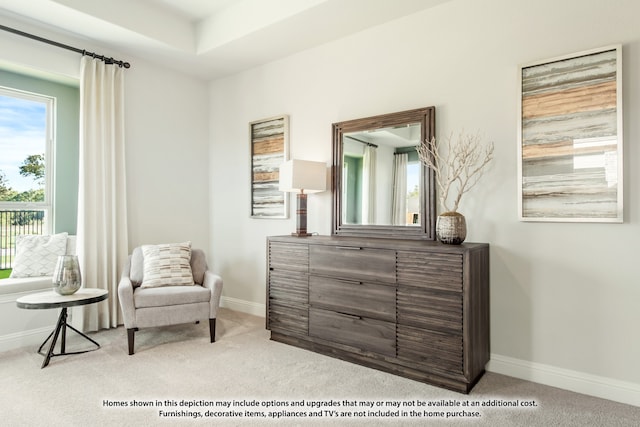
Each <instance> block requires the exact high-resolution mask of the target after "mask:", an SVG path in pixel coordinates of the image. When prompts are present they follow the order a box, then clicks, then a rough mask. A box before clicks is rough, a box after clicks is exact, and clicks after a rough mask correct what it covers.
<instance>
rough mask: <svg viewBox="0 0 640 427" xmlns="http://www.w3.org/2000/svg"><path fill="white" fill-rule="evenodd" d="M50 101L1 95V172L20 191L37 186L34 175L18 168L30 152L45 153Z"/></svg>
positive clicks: (12, 186) (9, 183) (11, 185)
mask: <svg viewBox="0 0 640 427" xmlns="http://www.w3.org/2000/svg"><path fill="white" fill-rule="evenodd" d="M45 147H46V104H45V103H43V102H36V101H31V100H27V99H22V98H14V97H10V96H3V95H0V171H2V172H3V173H4V175H5V177H6V180H7V181H8V185H9V187H11V188H12V189H14V190H16V191H25V190H29V189H35V188H37V184H36V183H35V181H34V180H33V178H29V177H26V178H25V177H23V176H21V175H20V171H19V169H18V167H19V166H20V165H21V164H22V162H23V161H24V159H26V158H27V156H28V155H30V154H44V152H45Z"/></svg>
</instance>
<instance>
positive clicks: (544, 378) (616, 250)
mask: <svg viewBox="0 0 640 427" xmlns="http://www.w3.org/2000/svg"><path fill="white" fill-rule="evenodd" d="M638 16H640V2H632V1H608V2H604V1H597V0H591V1H584V0H563V1H557V0H540V1H536V2H531V1H528V0H517V1H514V0H484V1H481V2H479V1H477V0H454V1H451V2H448V3H445V4H442V5H440V6H438V7H436V8H433V9H430V10H426V11H424V12H420V13H417V14H414V15H412V16H409V17H406V18H402V19H399V20H397V21H394V22H391V23H389V24H385V25H382V26H379V27H376V28H373V29H370V30H367V31H363V32H361V33H358V34H356V35H354V36H352V37H349V38H345V39H342V40H339V41H336V42H332V43H329V44H327V45H324V46H321V47H318V48H315V49H312V50H308V51H305V52H302V53H299V54H297V55H294V56H291V57H288V58H286V59H284V60H281V61H277V62H273V63H270V64H267V65H265V66H262V67H259V68H256V69H252V70H250V71H246V72H242V73H239V74H236V75H233V76H230V77H228V78H224V79H220V80H217V81H214V82H212V83H211V85H210V96H211V112H210V122H211V153H210V166H211V188H210V195H211V204H210V208H211V212H212V223H211V252H212V254H213V258H214V260H215V263H216V267H217V269H218V271H220V272H221V274H222V275H223V277H224V279H225V290H224V295H225V301H227V302H228V303H231V304H235V305H236V307H243V308H245V309H246V310H248V311H251V310H253V311H256V312H260V310H263V308H264V301H265V276H266V266H265V238H266V236H269V235H278V234H287V233H289V232H291V231H292V230H293V229H294V227H295V215H293V210H292V215H291V219H289V220H256V219H251V218H250V217H249V202H250V197H249V191H250V180H249V178H250V171H249V165H250V159H249V157H250V152H249V137H248V123H249V122H250V121H252V120H256V119H261V118H266V117H271V116H274V115H279V114H289V115H290V120H291V129H290V136H291V155H292V157H294V158H303V159H310V160H322V161H326V162H328V163H329V162H330V159H331V123H333V122H337V121H343V120H348V119H354V118H359V117H367V116H371V115H376V114H383V113H390V112H394V111H401V110H406V109H411V108H418V107H424V106H430V105H434V106H435V107H436V122H437V125H436V129H437V134H438V136H443V135H446V134H448V133H449V132H450V131H453V130H458V129H460V128H465V129H467V130H471V131H475V130H480V131H481V132H482V133H483V134H485V135H486V137H487V138H488V139H491V140H493V141H494V142H495V144H496V152H495V157H496V158H495V161H494V162H493V165H492V167H491V169H490V170H489V171H488V173H487V175H486V176H485V177H484V178H483V180H482V181H481V183H480V185H479V186H478V187H477V188H476V189H475V190H474V191H473V192H472V193H470V194H468V195H467V196H466V198H464V199H463V201H462V204H461V207H460V211H461V212H463V213H464V214H465V215H466V217H467V222H468V227H469V234H468V237H467V239H468V241H479V242H489V243H490V244H491V351H492V362H491V364H490V369H492V370H494V371H498V372H505V373H510V374H513V375H516V376H521V377H525V378H531V379H534V380H536V381H541V382H547V383H551V384H554V385H559V386H561V387H565V388H573V389H576V390H578V391H583V392H586V393H591V394H596V395H603V396H605V397H609V398H613V399H617V400H621V401H627V402H631V403H634V404H637V405H640V368H639V366H640V365H638V360H640V336H639V335H638V333H637V328H638V325H640V310H639V309H638V304H639V301H640V280H639V274H638V270H637V267H636V265H635V263H634V261H635V260H636V259H637V255H636V254H635V253H636V252H637V251H636V250H635V247H634V243H635V240H636V239H637V237H638V236H640V223H639V218H638V212H639V211H640V201H639V199H638V196H637V193H638V192H637V188H636V186H635V185H636V183H637V182H638V179H639V178H640V177H639V173H638V169H639V168H640V149H639V148H638V137H639V136H640V135H639V128H638V124H637V120H635V119H636V117H637V116H638V114H640V107H639V106H638V103H639V102H640V86H639V83H638V78H637V76H638V75H640V63H639V61H638V57H639V55H640V27H639V26H638V25H637V17H638ZM613 43H623V64H624V65H623V77H624V78H623V88H624V138H625V150H624V156H625V158H624V167H625V173H624V180H625V184H626V185H625V194H624V199H625V210H624V214H625V222H624V223H623V224H580V223H526V222H520V221H518V213H517V205H518V203H517V175H516V165H517V152H516V150H517V139H516V138H517V112H516V106H517V102H518V87H517V71H518V64H522V63H526V62H531V61H534V60H541V59H545V58H552V57H555V56H558V55H563V54H568V53H573V52H579V51H582V50H587V49H591V48H596V47H601V46H606V45H610V44H613ZM292 209H293V208H292ZM308 210H309V226H308V228H309V230H311V231H318V232H320V233H321V234H329V233H330V223H331V196H330V193H329V192H327V193H323V194H314V195H311V196H310V197H309V209H308Z"/></svg>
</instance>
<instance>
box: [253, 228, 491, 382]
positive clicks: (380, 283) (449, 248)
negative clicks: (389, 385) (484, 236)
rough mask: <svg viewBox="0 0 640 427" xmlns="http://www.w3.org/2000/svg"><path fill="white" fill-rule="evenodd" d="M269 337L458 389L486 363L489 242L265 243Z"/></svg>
mask: <svg viewBox="0 0 640 427" xmlns="http://www.w3.org/2000/svg"><path fill="white" fill-rule="evenodd" d="M266 327H267V329H269V330H270V331H271V339H272V340H274V341H278V342H282V343H286V344H290V345H294V346H297V347H301V348H305V349H308V350H311V351H315V352H318V353H322V354H325V355H328V356H332V357H336V358H339V359H343V360H347V361H350V362H353V363H358V364H360V365H364V366H368V367H371V368H374V369H379V370H382V371H386V372H390V373H393V374H396V375H400V376H403V377H407V378H411V379H414V380H418V381H422V382H425V383H428V384H432V385H436V386H439V387H444V388H447V389H451V390H455V391H458V392H462V393H468V392H469V391H470V390H471V388H472V387H473V386H474V385H475V383H476V382H477V381H478V380H479V379H480V377H481V376H482V374H483V373H484V369H485V365H486V363H487V362H488V360H489V245H487V244H482V243H465V244H462V245H460V246H454V245H443V244H441V243H438V242H433V241H420V240H392V239H381V238H364V237H343V236H313V237H291V236H276V237H269V238H268V239H267V312H266Z"/></svg>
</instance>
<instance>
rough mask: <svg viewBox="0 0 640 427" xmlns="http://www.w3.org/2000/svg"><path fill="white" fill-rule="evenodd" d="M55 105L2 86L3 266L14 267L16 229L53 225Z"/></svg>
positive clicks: (41, 230) (42, 230)
mask: <svg viewBox="0 0 640 427" xmlns="http://www.w3.org/2000/svg"><path fill="white" fill-rule="evenodd" d="M54 107H55V100H54V98H52V97H48V96H43V95H38V94H34V93H28V92H23V91H19V90H15V89H10V88H6V87H0V251H1V252H0V270H3V269H8V268H10V267H11V261H12V258H13V255H14V254H15V236H16V235H19V234H50V233H51V231H52V221H51V216H52V215H51V212H52V209H51V207H52V199H53V183H52V181H53V178H52V177H53V174H52V170H53V152H54V151H53V146H52V145H53V135H54V133H53V117H54V114H55V111H54Z"/></svg>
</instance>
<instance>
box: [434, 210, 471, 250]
mask: <svg viewBox="0 0 640 427" xmlns="http://www.w3.org/2000/svg"><path fill="white" fill-rule="evenodd" d="M436 236H437V237H438V240H439V241H441V242H442V243H446V244H448V245H459V244H461V243H462V242H464V239H465V238H466V237H467V221H466V220H465V219H464V215H462V214H461V213H458V212H444V213H442V214H440V215H438V219H437V221H436Z"/></svg>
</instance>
